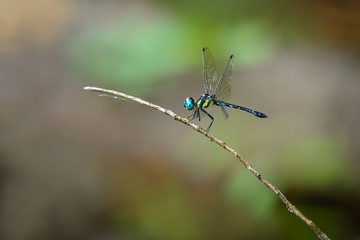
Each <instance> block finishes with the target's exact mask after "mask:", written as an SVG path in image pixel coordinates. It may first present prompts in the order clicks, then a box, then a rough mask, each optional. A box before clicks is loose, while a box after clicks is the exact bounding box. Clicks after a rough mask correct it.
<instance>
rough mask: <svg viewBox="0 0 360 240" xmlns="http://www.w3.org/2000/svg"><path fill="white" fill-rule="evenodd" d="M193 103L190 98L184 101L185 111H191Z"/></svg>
mask: <svg viewBox="0 0 360 240" xmlns="http://www.w3.org/2000/svg"><path fill="white" fill-rule="evenodd" d="M194 104H195V101H194V99H193V98H192V97H188V98H186V99H185V102H184V107H186V109H187V110H193V108H194Z"/></svg>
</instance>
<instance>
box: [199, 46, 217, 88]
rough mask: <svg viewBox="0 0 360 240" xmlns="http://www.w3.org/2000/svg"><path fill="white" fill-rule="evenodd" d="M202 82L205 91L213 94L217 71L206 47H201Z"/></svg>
mask: <svg viewBox="0 0 360 240" xmlns="http://www.w3.org/2000/svg"><path fill="white" fill-rule="evenodd" d="M202 60H203V83H204V89H205V93H207V94H209V95H213V94H214V92H215V88H216V84H217V82H218V75H219V74H218V72H217V70H216V67H215V63H214V60H213V58H212V56H211V53H210V51H209V49H208V48H207V47H204V48H203V54H202Z"/></svg>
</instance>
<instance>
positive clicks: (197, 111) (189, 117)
mask: <svg viewBox="0 0 360 240" xmlns="http://www.w3.org/2000/svg"><path fill="white" fill-rule="evenodd" d="M197 117H199V120H200V113H199V109H196V110H195V112H194V114H191V115H190V116H188V119H189V121H192V120H194V119H195V118H197Z"/></svg>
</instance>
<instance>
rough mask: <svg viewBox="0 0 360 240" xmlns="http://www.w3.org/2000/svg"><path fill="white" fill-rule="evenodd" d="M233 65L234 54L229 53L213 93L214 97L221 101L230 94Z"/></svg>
mask: <svg viewBox="0 0 360 240" xmlns="http://www.w3.org/2000/svg"><path fill="white" fill-rule="evenodd" d="M234 66H235V61H234V55H231V56H230V59H229V61H228V63H227V64H226V67H225V70H224V73H223V74H222V75H221V77H220V79H219V81H218V83H217V85H216V87H215V90H214V93H213V94H214V95H215V97H216V98H218V99H219V100H221V101H226V100H227V99H229V97H230V95H231V88H230V83H231V76H232V72H233V70H234Z"/></svg>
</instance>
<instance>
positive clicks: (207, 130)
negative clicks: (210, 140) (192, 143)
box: [200, 108, 214, 134]
mask: <svg viewBox="0 0 360 240" xmlns="http://www.w3.org/2000/svg"><path fill="white" fill-rule="evenodd" d="M200 109H201V111H203V112H204V113H205V114H206V115H208V116H209V118H210V119H211V123H210V125H209V127H208V128H207V129H206V134H207V133H208V132H209V130H210V128H211V125H212V124H213V122H214V118H213V116H211V115H210V114H209V113H208V112H207V111H205V110H204V109H203V108H200Z"/></svg>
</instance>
